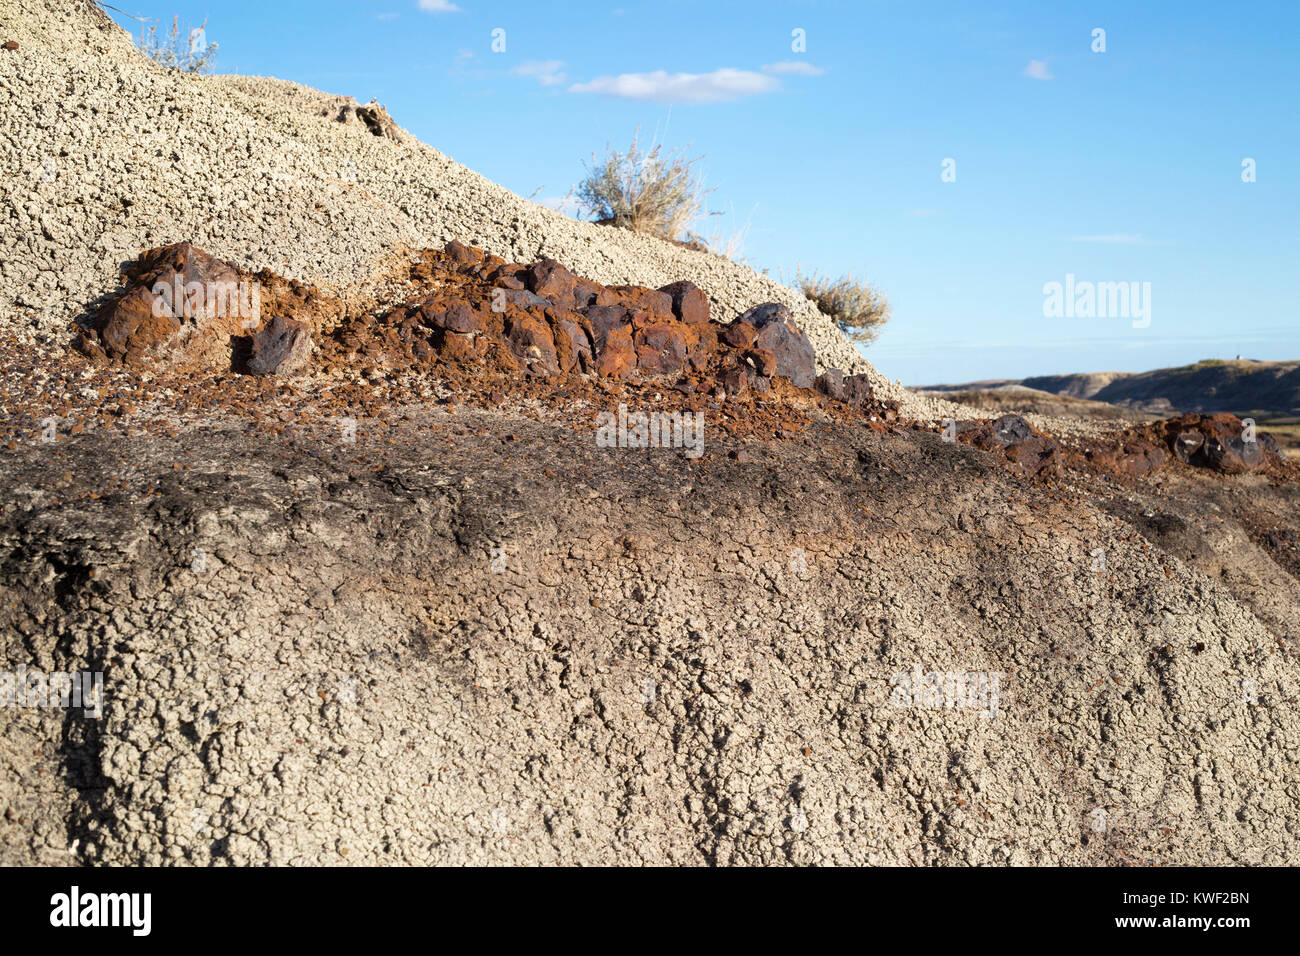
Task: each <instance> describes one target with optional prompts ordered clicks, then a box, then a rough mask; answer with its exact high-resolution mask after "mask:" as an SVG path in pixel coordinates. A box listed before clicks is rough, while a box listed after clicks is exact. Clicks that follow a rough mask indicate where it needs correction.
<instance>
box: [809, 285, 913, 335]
mask: <svg viewBox="0 0 1300 956" xmlns="http://www.w3.org/2000/svg"><path fill="white" fill-rule="evenodd" d="M794 287H795V288H796V289H798V290H799V291H801V292H802V293H803V294H804V295H806V296H807V297H808V298H809V299H810V300H811V301H812V303H813V305H815V306H817V308H818V310H820V311H821V312H822V313H823V314H824V315H827V316H829V317H830V318H831V319H832V320H834V322H835V324H836V325H837V326H839V328H840V330H841V331H842V332H843V333H844V334H845V335H847V336H848V337H849V338H850V339H851V340H853V341H854V342H873V341H875V339H876V338H877V336H879V335H880V332H881V329H882V327H883V326H884V324H885V323H886V322H888V321H889V316H890V308H889V302H888V300H886V298H885V296H884V293H882V292H880V291H879V290H878V289H873V288H872V287H871V286H869V285H868V284H867V283H865V282H863V281H860V280H859V279H856V278H855V277H854V276H853V275H851V274H850V275H844V276H840V278H838V279H832V278H830V277H829V276H821V275H819V274H817V273H816V272H814V273H812V274H810V275H804V274H803V273H802V272H800V273H798V274H797V275H796V276H795V281H794Z"/></svg>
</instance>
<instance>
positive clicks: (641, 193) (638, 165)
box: [577, 137, 709, 239]
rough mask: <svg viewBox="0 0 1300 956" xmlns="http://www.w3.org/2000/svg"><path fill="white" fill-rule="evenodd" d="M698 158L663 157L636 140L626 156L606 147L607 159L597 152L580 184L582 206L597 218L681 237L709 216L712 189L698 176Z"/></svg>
mask: <svg viewBox="0 0 1300 956" xmlns="http://www.w3.org/2000/svg"><path fill="white" fill-rule="evenodd" d="M699 159H700V157H696V158H694V159H689V158H687V157H686V155H685V154H684V153H682V152H671V153H664V152H663V147H661V146H654V147H653V148H652V149H650V151H649V152H642V151H641V148H640V145H639V143H638V139H637V138H636V137H634V138H633V139H632V145H631V147H629V148H628V151H627V152H626V153H620V152H619V151H618V150H615V149H610V148H609V147H606V150H605V158H604V159H603V160H597V159H596V155H595V154H594V153H593V154H592V156H591V165H590V166H588V167H587V175H586V177H585V178H584V179H583V180H582V182H580V183H579V184H578V186H577V197H578V202H579V203H580V204H581V206H582V210H583V212H585V213H586V214H587V215H589V216H592V217H593V218H595V219H597V220H601V221H605V222H609V223H612V224H613V225H616V226H622V227H624V228H627V229H635V230H636V231H637V232H644V233H649V234H650V235H652V236H658V237H659V238H660V239H677V238H678V237H679V236H680V235H681V234H682V233H683V232H684V231H685V230H686V228H687V226H689V225H690V224H691V223H692V222H694V221H695V220H696V219H698V218H699V217H700V216H701V215H702V214H703V212H704V197H705V195H707V193H708V192H709V190H706V189H705V188H704V185H703V182H702V180H701V179H700V177H699V176H697V175H696V174H695V170H694V166H695V164H696V163H697V162H698V161H699Z"/></svg>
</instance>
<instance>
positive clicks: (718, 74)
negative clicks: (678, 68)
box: [569, 68, 780, 103]
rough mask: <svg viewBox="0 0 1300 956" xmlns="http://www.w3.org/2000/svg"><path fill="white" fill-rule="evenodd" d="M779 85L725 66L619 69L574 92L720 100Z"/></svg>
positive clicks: (671, 99) (665, 99)
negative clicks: (690, 69) (703, 69)
mask: <svg viewBox="0 0 1300 956" xmlns="http://www.w3.org/2000/svg"><path fill="white" fill-rule="evenodd" d="M779 86H780V84H779V83H777V81H776V80H774V79H773V78H772V77H770V76H765V75H764V74H762V73H755V72H753V71H752V70H733V69H730V68H725V69H721V70H714V71H713V72H712V73H669V72H667V71H665V70H655V71H654V72H653V73H620V74H619V75H618V76H598V77H596V78H595V79H594V80H592V81H591V82H590V83H575V84H573V85H572V86H571V87H569V91H570V92H572V93H600V94H603V95H605V96H619V97H623V98H624V99H629V100H653V101H654V102H657V103H717V102H719V101H721V100H732V99H735V98H737V97H740V96H752V95H754V94H756V93H770V92H771V91H772V90H775V89H777V88H778V87H779Z"/></svg>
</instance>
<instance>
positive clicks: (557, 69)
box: [510, 60, 568, 86]
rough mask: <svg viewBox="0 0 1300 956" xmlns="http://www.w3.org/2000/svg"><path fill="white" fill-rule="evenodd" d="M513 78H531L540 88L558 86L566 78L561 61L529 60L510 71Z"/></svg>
mask: <svg viewBox="0 0 1300 956" xmlns="http://www.w3.org/2000/svg"><path fill="white" fill-rule="evenodd" d="M510 72H511V73H513V74H514V75H515V76H532V77H535V78H536V79H537V82H538V83H540V84H542V86H559V85H560V84H561V83H563V82H564V81H565V80H567V79H568V77H567V76H566V75H565V73H564V61H563V60H529V61H528V62H527V63H520V64H519V65H518V66H516V67H514V68H513V69H512V70H511V71H510Z"/></svg>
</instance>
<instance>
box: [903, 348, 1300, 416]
mask: <svg viewBox="0 0 1300 956" xmlns="http://www.w3.org/2000/svg"><path fill="white" fill-rule="evenodd" d="M1009 385H1019V386H1022V387H1024V388H1032V389H1037V390H1039V391H1042V392H1050V393H1051V394H1053V395H1064V396H1067V397H1070V398H1081V399H1090V400H1092V401H1095V402H1107V403H1109V404H1112V405H1118V406H1120V407H1123V408H1132V409H1136V410H1139V411H1144V412H1152V413H1165V412H1168V411H1170V410H1177V411H1183V412H1236V413H1238V414H1240V413H1249V412H1268V413H1271V414H1275V415H1300V360H1297V361H1287V362H1258V361H1255V360H1253V359H1233V360H1222V359H1206V360H1205V361H1202V362H1197V363H1196V364H1194V365H1182V366H1178V367H1175V368H1161V369H1155V370H1153V371H1150V372H1081V373H1076V374H1073V375H1038V376H1034V377H1032V378H1025V379H1019V380H1015V379H1000V380H997V381H986V382H971V383H967V384H964V385H934V386H928V387H927V389H925V390H928V391H935V392H957V391H968V390H974V389H988V388H1000V387H1005V386H1009Z"/></svg>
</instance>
